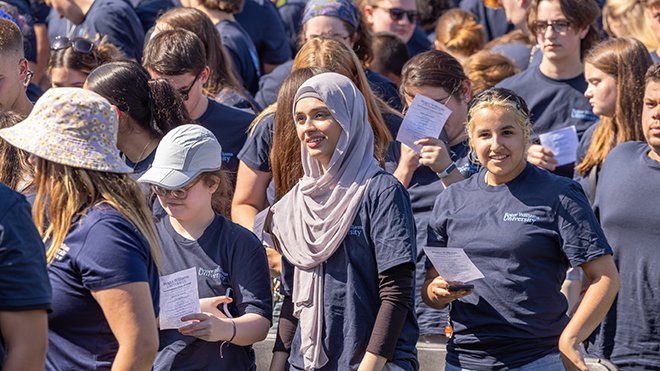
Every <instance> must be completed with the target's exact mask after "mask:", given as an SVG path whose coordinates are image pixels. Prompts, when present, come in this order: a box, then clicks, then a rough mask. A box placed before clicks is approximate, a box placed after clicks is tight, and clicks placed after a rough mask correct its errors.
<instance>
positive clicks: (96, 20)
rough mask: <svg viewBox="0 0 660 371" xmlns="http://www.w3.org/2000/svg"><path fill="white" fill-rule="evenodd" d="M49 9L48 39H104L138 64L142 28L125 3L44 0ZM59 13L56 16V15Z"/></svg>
mask: <svg viewBox="0 0 660 371" xmlns="http://www.w3.org/2000/svg"><path fill="white" fill-rule="evenodd" d="M45 2H46V4H48V5H49V6H51V7H52V8H53V11H51V13H50V15H49V17H48V37H49V38H50V40H54V39H55V37H57V36H67V37H85V38H87V39H90V40H101V39H103V38H104V37H107V38H108V41H109V42H110V43H111V44H113V45H114V46H116V47H117V48H118V49H119V50H121V51H122V52H123V53H124V55H125V56H126V58H129V59H133V60H136V61H140V59H141V58H142V47H143V44H144V29H143V28H142V23H140V19H139V18H138V16H137V14H136V13H135V9H134V8H133V6H132V5H131V3H130V2H128V0H45ZM58 14H59V16H58Z"/></svg>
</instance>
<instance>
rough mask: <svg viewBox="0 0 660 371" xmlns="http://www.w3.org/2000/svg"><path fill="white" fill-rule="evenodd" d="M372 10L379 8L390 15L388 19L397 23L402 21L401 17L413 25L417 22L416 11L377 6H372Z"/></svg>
mask: <svg viewBox="0 0 660 371" xmlns="http://www.w3.org/2000/svg"><path fill="white" fill-rule="evenodd" d="M371 7H372V8H379V9H382V10H384V11H386V12H388V13H390V18H392V20H393V21H395V22H398V21H400V20H402V19H403V17H407V18H408V22H410V23H415V22H416V21H417V11H416V10H404V9H401V8H383V7H380V6H378V5H372V6H371Z"/></svg>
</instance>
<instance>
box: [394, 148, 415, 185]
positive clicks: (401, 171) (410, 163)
mask: <svg viewBox="0 0 660 371" xmlns="http://www.w3.org/2000/svg"><path fill="white" fill-rule="evenodd" d="M418 166H419V154H417V152H415V151H414V150H413V149H412V148H410V147H408V146H407V145H405V144H403V143H401V156H399V163H398V164H397V166H396V169H395V170H394V172H393V173H392V175H394V177H395V178H397V179H398V180H399V182H401V184H403V186H404V187H406V188H408V186H409V185H410V181H411V180H412V177H413V173H414V172H415V170H416V169H417V167H418Z"/></svg>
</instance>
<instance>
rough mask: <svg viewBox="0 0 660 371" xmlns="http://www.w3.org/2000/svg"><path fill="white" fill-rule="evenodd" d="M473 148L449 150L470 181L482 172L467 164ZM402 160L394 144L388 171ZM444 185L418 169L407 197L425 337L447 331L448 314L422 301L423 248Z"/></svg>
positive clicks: (419, 314)
mask: <svg viewBox="0 0 660 371" xmlns="http://www.w3.org/2000/svg"><path fill="white" fill-rule="evenodd" d="M469 151H470V147H469V146H468V144H467V142H461V143H459V144H456V145H454V146H452V147H450V148H449V156H450V157H451V159H452V161H454V162H455V163H456V164H457V165H458V169H459V171H460V172H461V174H462V175H463V176H464V177H465V178H469V177H470V176H471V175H472V174H474V173H476V172H477V171H478V170H479V169H478V167H477V166H476V165H475V164H472V163H471V162H470V161H469V160H468V153H469ZM400 158H401V143H399V142H398V141H394V142H392V144H391V145H390V148H389V150H388V153H387V157H386V162H385V169H386V170H387V171H388V172H390V173H394V170H396V167H397V165H398V163H399V159H400ZM443 189H444V186H443V185H442V183H441V181H440V178H438V175H437V174H436V173H435V172H434V171H433V170H431V168H429V167H428V166H419V167H418V168H417V170H415V172H414V173H413V176H412V179H411V180H410V184H409V185H408V194H409V195H410V203H411V204H412V211H413V216H414V217H415V225H416V227H417V238H416V240H417V269H416V272H417V273H416V282H417V286H416V288H415V305H416V312H417V322H418V323H419V333H420V335H422V336H425V335H437V334H444V327H445V324H446V322H447V311H446V310H437V309H433V308H431V307H429V306H428V305H426V303H424V301H423V300H422V286H423V285H424V281H425V277H426V254H424V249H423V247H424V246H426V244H427V231H428V224H429V216H430V215H431V210H432V209H433V204H434V202H435V199H436V197H437V196H438V195H439V194H440V192H442V190H443Z"/></svg>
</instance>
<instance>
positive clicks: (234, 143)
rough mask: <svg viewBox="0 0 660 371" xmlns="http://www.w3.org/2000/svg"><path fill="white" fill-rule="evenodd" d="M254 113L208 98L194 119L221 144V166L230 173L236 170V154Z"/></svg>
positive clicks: (243, 142) (241, 145)
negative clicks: (205, 107) (205, 104)
mask: <svg viewBox="0 0 660 371" xmlns="http://www.w3.org/2000/svg"><path fill="white" fill-rule="evenodd" d="M252 120H254V115H253V114H251V113H249V112H245V111H243V110H239V109H236V108H233V107H229V106H225V105H224V104H222V103H218V102H216V101H214V100H213V99H209V106H208V108H207V109H206V111H205V112H204V114H203V115H202V116H200V117H199V118H198V119H197V120H196V121H197V122H199V124H200V125H202V126H203V127H205V128H207V129H209V130H211V132H212V133H213V135H215V137H216V138H217V139H218V142H219V143H220V145H221V146H222V168H223V169H224V170H226V171H228V172H229V173H230V174H236V172H238V158H237V157H236V155H237V154H238V152H239V151H240V150H241V148H243V144H245V139H246V138H247V131H248V127H249V126H250V123H251V122H252ZM235 180H236V179H235V177H234V179H233V181H235Z"/></svg>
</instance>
